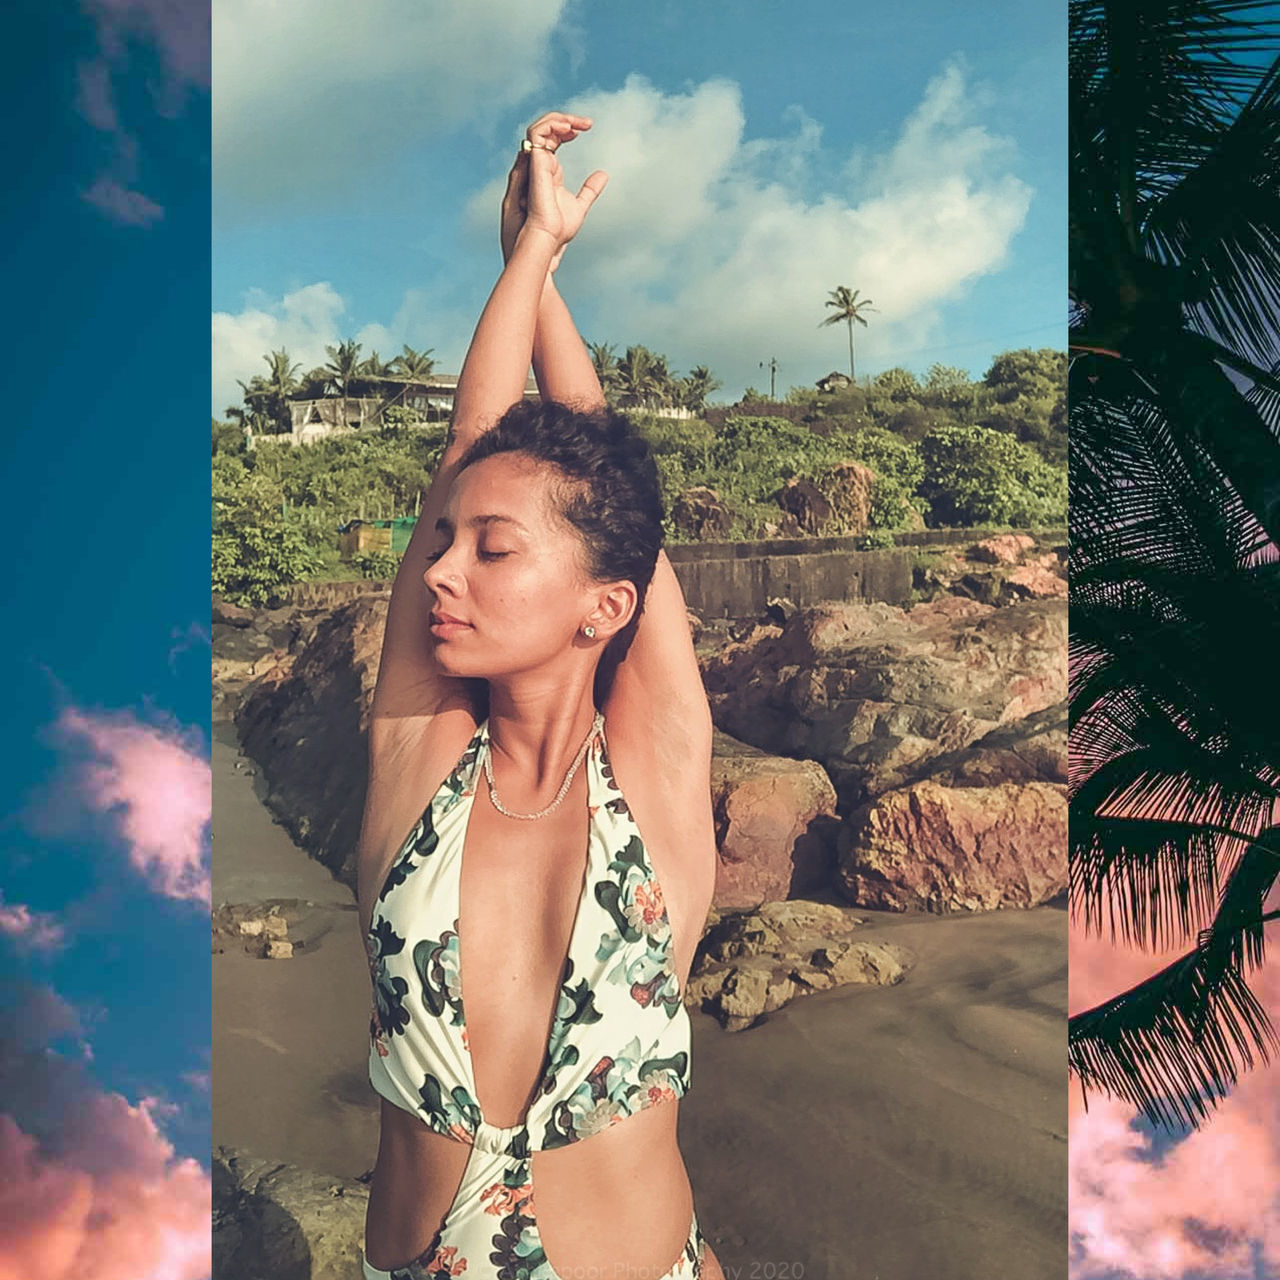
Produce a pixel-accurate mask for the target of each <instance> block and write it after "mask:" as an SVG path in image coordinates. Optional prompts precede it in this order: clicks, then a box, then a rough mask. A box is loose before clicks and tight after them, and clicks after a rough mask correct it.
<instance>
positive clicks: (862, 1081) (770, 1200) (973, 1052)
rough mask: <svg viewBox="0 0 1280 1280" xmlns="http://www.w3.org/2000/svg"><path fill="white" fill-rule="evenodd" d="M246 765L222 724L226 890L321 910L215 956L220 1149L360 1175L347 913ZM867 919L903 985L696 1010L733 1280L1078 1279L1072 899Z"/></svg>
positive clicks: (362, 1037)
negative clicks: (765, 1005) (906, 952)
mask: <svg viewBox="0 0 1280 1280" xmlns="http://www.w3.org/2000/svg"><path fill="white" fill-rule="evenodd" d="M238 761H239V764H240V766H241V768H240V769H238V768H237V762H238ZM246 763H247V762H245V761H244V760H243V758H241V757H239V756H238V752H237V749H236V746H235V741H234V735H233V733H232V730H231V729H230V727H229V726H226V725H219V726H217V727H216V730H215V735H214V744H213V767H214V825H213V838H214V858H213V872H214V895H213V896H214V903H215V905H216V904H217V903H219V902H223V901H226V902H256V901H260V900H262V899H264V898H285V899H297V900H299V901H300V902H303V903H307V902H310V903H312V904H314V905H313V906H309V907H305V908H304V909H303V914H302V917H301V919H300V921H299V922H298V923H296V924H294V925H291V928H290V935H291V937H292V938H293V939H294V941H295V943H296V942H297V941H298V940H301V941H302V944H303V945H302V946H301V947H299V948H298V949H297V950H296V951H295V955H294V957H293V959H291V960H274V961H268V960H257V959H253V958H251V957H250V956H248V955H245V954H241V953H239V952H237V951H235V950H234V949H228V950H227V951H226V952H225V953H224V954H222V955H215V956H214V964H213V997H214V1034H213V1132H214V1143H215V1144H226V1145H228V1146H233V1147H239V1148H243V1149H246V1150H248V1151H251V1152H253V1153H254V1154H257V1155H261V1156H266V1157H270V1158H272V1159H278V1160H281V1161H284V1162H288V1163H291V1164H298V1165H302V1166H305V1167H308V1168H311V1169H315V1170H317V1171H321V1172H325V1173H331V1174H335V1175H340V1176H344V1177H355V1176H359V1175H360V1174H362V1173H364V1172H366V1171H367V1170H368V1169H369V1168H370V1167H371V1166H372V1164H373V1159H374V1155H375V1152H376V1150H377V1111H378V1099H377V1096H376V1095H375V1094H374V1093H373V1091H372V1089H371V1088H370V1086H369V1084H368V1079H367V1075H366V1062H367V1053H368V1039H367V1035H368V1016H369V1003H370V993H369V979H368V970H367V967H366V964H365V960H364V956H363V954H362V951H361V947H360V941H359V936H358V933H359V926H358V924H357V922H356V911H355V903H354V900H353V898H352V895H351V893H350V891H349V890H348V889H347V888H346V887H345V886H344V885H341V884H339V883H338V882H336V881H335V880H333V878H332V877H331V876H330V875H329V873H328V872H327V871H325V870H324V868H323V867H321V866H320V865H319V864H318V863H316V862H314V861H312V860H311V859H309V858H308V857H307V856H306V855H305V854H304V853H302V852H301V851H300V850H298V849H297V848H296V847H295V846H294V845H293V843H292V842H291V840H290V839H289V837H288V835H287V834H286V833H285V832H284V830H283V829H282V828H280V827H278V826H277V825H276V824H275V823H274V822H273V821H272V820H271V817H270V814H269V813H268V812H267V810H266V809H265V808H264V807H263V805H262V804H261V801H260V800H259V799H258V797H257V794H256V792H255V787H256V785H257V784H256V783H255V781H254V780H253V779H251V778H250V777H249V776H248V775H247V774H246V772H244V771H243V767H244V765H245V764H246ZM830 900H831V901H837V899H835V898H831V899H830ZM863 914H865V915H866V916H867V918H868V921H869V923H868V925H867V927H866V930H865V933H864V935H863V936H864V937H865V938H866V939H867V940H868V941H872V940H875V939H877V938H881V939H885V940H892V941H894V942H898V943H901V944H903V945H904V946H906V947H907V948H909V949H910V950H911V951H913V952H914V953H915V955H916V963H915V966H914V967H913V968H912V969H911V971H910V972H909V973H908V975H907V977H906V979H905V980H904V981H903V982H902V983H900V984H899V985H897V986H894V987H883V988H871V987H845V988H841V989H838V990H834V991H828V992H823V993H821V994H818V995H814V996H810V997H807V998H805V999H803V1000H799V1001H796V1002H794V1003H793V1004H791V1005H789V1006H787V1007H786V1008H785V1009H782V1010H779V1011H778V1012H776V1013H774V1014H771V1015H769V1017H768V1018H767V1019H766V1020H765V1021H764V1022H762V1023H761V1024H759V1025H757V1026H755V1027H752V1028H751V1029H750V1030H748V1031H743V1032H738V1033H728V1032H725V1031H723V1030H722V1029H721V1028H720V1026H719V1024H718V1023H717V1022H716V1021H715V1020H714V1019H713V1018H711V1017H709V1016H707V1015H704V1014H700V1013H693V1014H692V1015H691V1017H692V1021H693V1038H694V1043H693V1065H692V1088H691V1090H690V1092H689V1093H688V1094H687V1095H686V1097H685V1098H684V1099H682V1101H681V1102H680V1104H679V1106H680V1145H681V1150H682V1152H683V1153H684V1157H685V1161H686V1164H687V1165H688V1169H689V1176H690V1179H691V1181H692V1183H693V1188H694V1195H695V1199H696V1204H697V1212H698V1218H699V1222H700V1223H701V1225H702V1228H703V1231H704V1233H705V1234H706V1236H707V1237H708V1239H709V1240H710V1241H711V1242H712V1245H713V1246H714V1248H715V1250H716V1254H717V1256H718V1257H719V1259H720V1261H721V1265H722V1266H723V1267H724V1271H725V1275H726V1276H727V1277H729V1280H803V1278H804V1277H808V1278H809V1280H817V1278H819V1277H823V1278H825V1277H833V1278H837V1277H856V1278H857V1280H978V1278H980V1277H981V1278H983V1280H986V1277H989V1276H992V1275H995V1276H997V1277H1001V1278H1002V1280H1003V1277H1009V1278H1010V1280H1051V1278H1054V1277H1065V1275H1066V1252H1067V1248H1066V1241H1067V1192H1066V1187H1067V1163H1066V1157H1067V1144H1066V1132H1067V1130H1066V1124H1067V1087H1066V1005H1067V913H1066V911H1065V910H1062V909H1061V908H1059V907H1056V906H1055V907H1040V908H1037V909H1035V910H1032V911H1000V912H993V913H989V914H986V915H974V916H955V917H938V916H930V915H925V914H907V915H898V914H895V913H890V912H878V911H866V912H864V913H863Z"/></svg>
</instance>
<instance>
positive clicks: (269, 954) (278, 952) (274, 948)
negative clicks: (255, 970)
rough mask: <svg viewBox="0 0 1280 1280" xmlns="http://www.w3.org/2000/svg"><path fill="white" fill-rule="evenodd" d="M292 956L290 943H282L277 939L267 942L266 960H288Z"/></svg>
mask: <svg viewBox="0 0 1280 1280" xmlns="http://www.w3.org/2000/svg"><path fill="white" fill-rule="evenodd" d="M292 956H293V943H292V942H282V941H281V940H280V939H279V938H270V939H268V940H267V950H266V958H267V959H268V960H289V959H291V958H292Z"/></svg>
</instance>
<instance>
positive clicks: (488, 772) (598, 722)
mask: <svg viewBox="0 0 1280 1280" xmlns="http://www.w3.org/2000/svg"><path fill="white" fill-rule="evenodd" d="M603 724H604V716H603V715H602V714H601V713H600V712H599V711H597V712H596V717H595V719H594V720H593V721H592V722H591V732H590V733H589V734H587V737H586V740H585V741H584V742H583V744H582V746H580V747H579V748H578V754H577V755H576V756H574V758H573V763H572V764H571V765H570V766H569V772H568V773H566V774H565V776H564V781H563V782H562V783H561V784H560V790H559V792H558V793H557V794H556V798H555V799H554V800H553V801H552V802H551V803H550V804H549V805H547V807H546V808H545V809H539V810H538V812H537V813H512V812H511V810H510V809H507V808H504V807H503V804H502V801H501V800H499V799H498V791H497V788H496V787H495V786H494V785H493V747H492V744H490V745H489V749H488V750H486V751H485V753H484V776H485V777H486V778H487V779H488V780H489V799H490V800H492V801H493V807H494V808H495V809H497V811H498V812H499V813H501V814H503V815H504V816H506V817H508V818H521V819H524V820H526V821H531V820H532V819H534V818H545V817H546V816H547V814H549V813H550V812H551V811H552V810H553V809H555V808H556V807H557V806H558V805H559V804H560V801H561V800H563V799H564V798H565V796H567V795H568V794H569V784H570V783H571V782H572V781H573V775H574V774H575V773H577V772H578V766H579V765H580V764H581V763H582V759H583V757H584V756H585V755H586V754H587V748H588V747H589V746H590V745H591V740H592V738H594V737H595V736H596V734H597V733H598V732H599V731H600V728H601V726H602V725H603Z"/></svg>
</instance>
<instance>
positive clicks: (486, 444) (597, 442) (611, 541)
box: [458, 400, 665, 661]
mask: <svg viewBox="0 0 1280 1280" xmlns="http://www.w3.org/2000/svg"><path fill="white" fill-rule="evenodd" d="M498 453H519V454H523V455H525V456H526V457H528V458H530V459H532V460H534V461H536V462H543V463H546V464H547V465H548V466H550V467H552V468H554V469H555V470H556V471H558V472H559V473H560V476H561V477H562V478H563V480H564V481H565V482H566V483H564V484H562V485H559V486H557V487H556V492H555V504H556V510H557V511H558V512H559V513H560V515H561V516H562V517H563V518H564V519H565V520H566V521H568V523H569V524H570V525H572V526H573V528H574V529H576V530H577V532H578V534H579V535H580V537H581V539H582V545H583V547H584V549H585V552H586V568H587V572H588V573H589V574H590V576H591V577H592V578H594V579H595V580H596V581H597V582H616V581H621V580H626V581H628V582H631V583H633V584H634V585H635V589H636V611H635V615H634V617H633V618H632V620H631V622H630V623H628V625H627V626H626V627H625V628H624V629H623V631H621V632H619V633H618V635H617V636H615V637H614V640H613V642H612V643H611V644H610V646H609V647H610V649H616V652H615V653H614V654H613V655H612V656H613V657H614V658H615V660H616V661H621V659H622V657H623V656H624V655H625V652H626V650H627V648H628V647H629V646H630V643H631V637H632V635H633V634H634V631H635V624H636V623H637V622H638V621H639V619H640V615H641V613H642V612H643V610H644V600H645V595H646V593H647V592H648V589H649V584H650V582H652V580H653V573H654V569H655V568H656V567H657V562H658V553H659V552H660V551H661V550H662V536H663V535H662V526H663V517H664V514H665V513H664V510H663V505H662V490H661V486H660V484H659V481H658V467H657V464H656V463H655V462H654V460H653V455H652V453H651V452H650V449H649V444H648V442H647V441H646V440H645V438H644V437H643V436H642V435H641V434H640V433H639V432H638V431H637V430H636V428H635V427H633V426H632V425H631V423H630V422H629V421H628V420H627V418H626V417H624V416H623V415H622V414H620V413H617V412H615V411H614V410H612V409H596V410H592V411H589V412H583V411H582V410H578V409H574V408H572V407H570V406H569V405H565V404H560V403H558V402H556V401H554V400H521V401H518V402H517V403H516V404H513V405H512V406H511V408H510V409H508V410H507V412H506V413H505V414H503V416H502V417H501V418H500V419H499V420H498V422H497V423H496V424H495V425H494V426H492V427H490V428H489V430H487V431H486V432H484V434H483V435H481V436H480V437H479V439H477V440H475V441H474V442H473V443H472V444H471V446H470V447H469V448H468V449H467V451H466V452H465V453H464V454H463V455H462V459H461V461H460V462H459V464H458V471H459V473H460V472H462V471H463V470H464V469H465V468H467V467H469V466H471V465H472V464H473V463H476V462H480V461H482V460H483V459H485V458H491V457H493V456H494V455H495V454H498Z"/></svg>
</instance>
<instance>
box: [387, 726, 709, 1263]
mask: <svg viewBox="0 0 1280 1280" xmlns="http://www.w3.org/2000/svg"><path fill="white" fill-rule="evenodd" d="M488 746H489V722H488V720H487V719H486V720H485V721H484V722H483V723H481V724H480V725H479V726H478V727H477V729H476V732H475V736H474V737H473V738H472V739H471V742H470V745H469V746H468V747H467V749H466V751H465V752H464V753H463V755H462V758H461V759H460V760H459V761H458V763H457V765H456V766H455V768H454V770H453V772H452V773H451V774H450V775H449V777H448V778H446V779H445V781H444V782H443V784H442V785H441V787H440V789H439V791H438V792H437V793H436V795H435V797H434V799H433V800H432V801H431V804H430V805H429V806H428V808H427V810H426V812H425V813H424V814H423V815H422V817H421V818H420V819H419V821H418V822H417V824H416V825H415V826H414V828H413V830H412V831H411V832H410V833H409V836H408V838H407V839H406V840H405V842H404V844H403V845H402V846H401V849H400V851H399V853H397V855H396V857H395V860H394V861H393V863H392V866H391V870H390V871H389V872H388V874H387V879H386V881H385V883H384V884H383V887H382V891H381V893H380V894H379V895H378V900H377V902H376V903H375V904H374V912H373V922H372V927H371V929H370V931H369V937H368V939H367V942H368V947H369V954H370V964H371V967H372V971H373V981H374V1010H373V1018H372V1021H371V1024H370V1037H371V1041H372V1043H371V1045H370V1053H369V1079H370V1081H371V1082H372V1084H373V1087H374V1089H375V1090H376V1091H377V1092H378V1093H379V1094H380V1095H381V1096H382V1097H384V1098H387V1099H388V1100H389V1101H391V1102H393V1103H394V1104H395V1105H397V1106H399V1107H402V1108H403V1109H405V1110H406V1111H411V1112H413V1113H414V1114H416V1115H417V1116H419V1117H420V1118H421V1119H422V1120H424V1121H425V1122H426V1123H427V1124H428V1125H430V1126H431V1128H432V1129H434V1130H435V1131H436V1132H437V1133H441V1134H444V1135H446V1136H448V1137H450V1138H453V1139H454V1140H456V1141H458V1142H463V1143H466V1144H468V1145H469V1146H470V1147H471V1148H472V1150H471V1154H470V1156H469V1157H468V1160H467V1165H466V1168H465V1170H464V1172H463V1175H462V1182H461V1184H460V1186H459V1187H458V1192H457V1195H456V1196H455V1197H454V1201H453V1204H452V1205H451V1206H450V1208H449V1210H448V1212H447V1213H446V1215H445V1218H444V1221H443V1223H442V1224H441V1227H440V1230H439V1231H438V1232H437V1233H436V1235H435V1237H434V1238H433V1240H432V1241H431V1243H430V1244H429V1245H428V1247H427V1249H426V1250H425V1251H424V1252H423V1253H422V1254H421V1255H420V1256H419V1257H418V1258H416V1259H414V1260H413V1261H412V1262H410V1263H407V1264H406V1265H404V1266H400V1267H396V1268H394V1269H393V1270H391V1271H382V1270H379V1269H378V1268H376V1267H373V1266H371V1265H370V1264H369V1262H368V1261H365V1262H364V1274H365V1277H366V1280H388V1278H390V1280H444V1278H445V1277H457V1276H465V1277H466V1280H560V1277H558V1276H557V1274H556V1272H555V1271H554V1270H553V1269H552V1268H551V1265H550V1264H549V1263H548V1262H547V1259H546V1254H545V1253H544V1251H543V1247H542V1243H541V1238H540V1236H539V1234H538V1222H537V1216H536V1213H535V1210H534V1202H533V1183H532V1172H531V1171H532V1155H533V1153H534V1152H536V1151H545V1150H550V1149H552V1148H555V1147H562V1146H565V1145H567V1144H568V1143H570V1142H578V1141H581V1140H582V1139H584V1138H589V1137H591V1135H592V1134H595V1133H599V1132H601V1131H602V1130H603V1129H605V1128H607V1127H608V1126H609V1125H612V1124H617V1123H618V1122H620V1121H622V1120H625V1119H626V1118H627V1117H628V1116H631V1115H634V1114H635V1113H636V1112H638V1111H640V1110H642V1109H643V1108H645V1107H648V1106H652V1105H653V1104H654V1103H658V1102H664V1101H667V1100H670V1099H674V1098H678V1097H680V1096H681V1095H683V1094H684V1093H685V1092H686V1091H687V1089H688V1088H689V1082H690V1072H689V1058H690V1024H689V1015H688V1012H687V1010H686V1009H685V1007H684V1003H683V1001H682V999H681V991H680V984H679V981H678V979H677V977H676V974H675V972H674V968H673V949H672V934H671V924H670V920H669V919H668V916H667V911H666V906H665V905H664V902H663V898H662V888H661V885H660V884H659V882H658V879H657V876H656V875H655V874H654V870H653V868H652V866H651V865H650V864H649V859H648V856H647V855H646V853H645V848H644V845H643V844H642V843H641V840H640V834H639V831H638V830H637V829H636V825H635V822H634V820H633V818H632V816H631V811H630V809H628V807H627V804H626V801H625V800H624V799H623V796H622V792H621V791H620V790H619V788H618V785H617V783H616V782H615V781H614V779H613V773H612V770H611V768H610V765H609V755H608V750H607V744H606V742H605V736H604V718H603V716H602V715H600V713H598V712H597V714H596V721H595V726H594V730H593V734H592V737H591V739H590V743H589V745H588V748H587V754H586V757H585V760H584V768H585V771H586V776H587V780H588V781H587V785H588V806H589V808H588V812H589V815H590V819H591V821H590V835H589V840H588V849H587V869H586V880H585V886H584V891H583V895H582V898H581V899H580V900H579V903H578V908H577V915H576V917H575V920H574V925H573V931H572V934H571V937H570V941H569V953H568V956H567V957H566V960H565V967H564V971H563V976H562V978H561V983H560V996H559V1003H558V1006H557V1009H556V1013H555V1018H554V1021H553V1025H552V1029H551V1038H550V1042H549V1044H548V1046H547V1053H546V1058H545V1067H544V1075H543V1077H542V1081H541V1084H540V1086H539V1089H538V1092H537V1094H536V1096H535V1098H534V1101H533V1102H532V1103H531V1105H530V1106H529V1108H528V1111H527V1113H526V1116H525V1121H524V1123H523V1124H521V1125H518V1126H516V1127H514V1128H499V1127H497V1126H496V1125H492V1124H489V1123H488V1122H487V1121H486V1120H485V1119H484V1117H483V1116H482V1115H481V1113H480V1108H479V1106H478V1105H477V1103H476V1089H475V1080H474V1075H473V1072H472V1063H471V1051H470V1048H469V1047H468V1044H467V1024H466V1015H465V1012H464V1009H463V1004H462V995H461V990H460V982H459V976H458V915H459V911H458V905H459V878H460V875H461V866H462V857H461V854H462V846H463V840H464V838H465V836H466V830H467V821H468V817H469V814H470V811H471V804H472V800H473V797H474V795H475V789H476V783H477V780H478V779H479V777H480V771H481V769H482V767H483V764H484V753H485V752H486V751H487V750H488ZM702 1256H703V1236H702V1233H701V1232H700V1230H699V1229H698V1218H697V1214H696V1213H695V1214H694V1215H693V1218H692V1221H691V1222H690V1225H689V1236H688V1239H687V1241H686V1242H685V1246H684V1250H683V1252H682V1253H681V1255H680V1257H679V1258H678V1259H677V1260H676V1262H675V1264H674V1265H673V1267H672V1268H671V1270H670V1271H668V1272H667V1273H666V1276H664V1277H662V1280H668V1278H669V1277H672V1278H674V1277H681V1278H693V1277H698V1276H701V1274H702Z"/></svg>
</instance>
